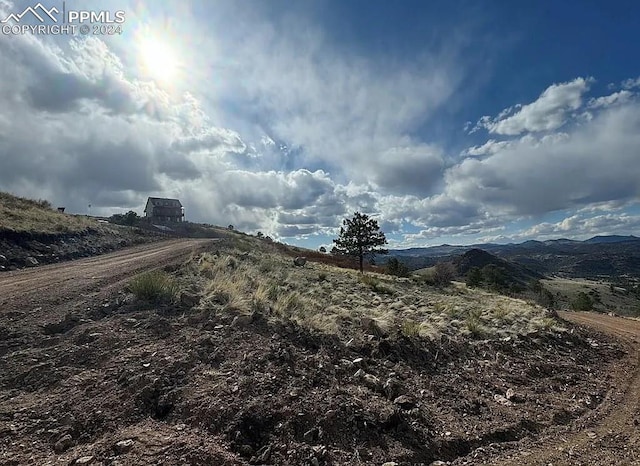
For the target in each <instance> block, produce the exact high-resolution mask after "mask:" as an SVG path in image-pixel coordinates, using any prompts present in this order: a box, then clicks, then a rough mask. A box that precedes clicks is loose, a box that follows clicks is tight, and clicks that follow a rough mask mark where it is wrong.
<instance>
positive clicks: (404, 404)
mask: <svg viewBox="0 0 640 466" xmlns="http://www.w3.org/2000/svg"><path fill="white" fill-rule="evenodd" d="M393 403H394V404H396V405H398V406H400V408H402V409H413V408H415V407H416V401H415V400H414V399H413V398H412V397H411V396H409V395H400V396H399V397H397V398H396V399H395V400H393Z"/></svg>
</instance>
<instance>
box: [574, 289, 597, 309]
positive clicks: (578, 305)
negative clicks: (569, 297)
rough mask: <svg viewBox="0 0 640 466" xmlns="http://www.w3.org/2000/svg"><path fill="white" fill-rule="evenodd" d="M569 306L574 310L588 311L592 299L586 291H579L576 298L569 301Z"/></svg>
mask: <svg viewBox="0 0 640 466" xmlns="http://www.w3.org/2000/svg"><path fill="white" fill-rule="evenodd" d="M571 308H572V309H573V310H574V311H590V310H591V309H593V300H592V299H591V297H590V296H589V295H588V294H587V293H585V292H584V291H581V292H580V293H578V296H577V297H576V299H574V300H573V301H572V302H571Z"/></svg>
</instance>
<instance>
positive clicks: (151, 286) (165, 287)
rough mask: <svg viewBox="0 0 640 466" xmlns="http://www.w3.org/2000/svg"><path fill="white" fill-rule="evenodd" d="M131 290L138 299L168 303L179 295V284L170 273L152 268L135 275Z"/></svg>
mask: <svg viewBox="0 0 640 466" xmlns="http://www.w3.org/2000/svg"><path fill="white" fill-rule="evenodd" d="M129 290H130V291H131V292H132V293H133V294H134V295H135V297H136V298H137V299H140V300H144V301H149V302H152V303H168V302H171V301H173V300H175V299H176V297H177V296H178V285H177V283H176V282H175V280H174V279H173V277H171V276H170V275H169V274H167V273H166V272H163V271H161V270H152V271H150V272H145V273H143V274H140V275H137V276H135V277H134V278H133V279H132V280H131V281H130V282H129Z"/></svg>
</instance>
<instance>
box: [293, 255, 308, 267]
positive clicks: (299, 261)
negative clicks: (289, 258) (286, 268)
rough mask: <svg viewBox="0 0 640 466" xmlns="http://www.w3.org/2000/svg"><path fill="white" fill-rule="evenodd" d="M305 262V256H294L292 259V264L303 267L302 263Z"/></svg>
mask: <svg viewBox="0 0 640 466" xmlns="http://www.w3.org/2000/svg"><path fill="white" fill-rule="evenodd" d="M306 263H307V258H306V257H300V256H299V257H296V258H295V259H293V265H295V266H296V267H304V265H305V264H306Z"/></svg>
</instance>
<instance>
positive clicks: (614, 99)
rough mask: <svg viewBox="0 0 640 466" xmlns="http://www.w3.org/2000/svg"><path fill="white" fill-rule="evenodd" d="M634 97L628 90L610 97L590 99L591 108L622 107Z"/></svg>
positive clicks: (589, 105)
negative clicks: (621, 105)
mask: <svg viewBox="0 0 640 466" xmlns="http://www.w3.org/2000/svg"><path fill="white" fill-rule="evenodd" d="M632 97H633V93H632V92H629V91H627V90H623V91H619V92H614V93H613V94H610V95H605V96H602V97H597V98H592V99H589V103H588V107H589V108H603V107H610V106H612V105H620V104H624V103H626V102H628V101H629V100H630V99H631V98H632Z"/></svg>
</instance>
